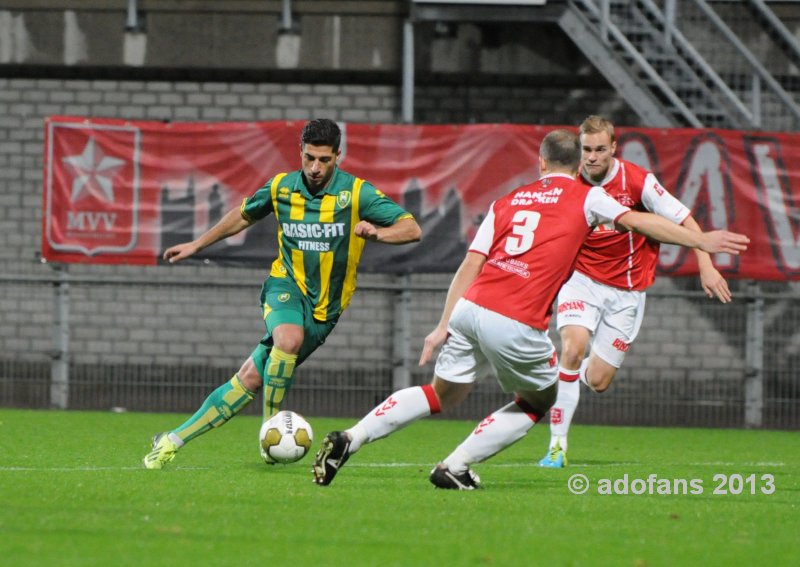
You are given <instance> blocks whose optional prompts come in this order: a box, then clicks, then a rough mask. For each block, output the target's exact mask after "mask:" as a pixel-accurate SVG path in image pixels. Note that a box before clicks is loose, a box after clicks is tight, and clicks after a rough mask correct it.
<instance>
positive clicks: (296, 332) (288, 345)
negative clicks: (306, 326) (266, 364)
mask: <svg viewBox="0 0 800 567" xmlns="http://www.w3.org/2000/svg"><path fill="white" fill-rule="evenodd" d="M304 337H305V335H304V333H303V327H300V326H299V325H280V326H279V327H278V328H276V329H275V331H274V332H273V334H272V340H273V343H274V346H275V348H278V349H280V350H282V351H283V352H285V353H287V354H297V353H299V352H300V347H302V346H303V339H304Z"/></svg>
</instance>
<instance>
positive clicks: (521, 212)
mask: <svg viewBox="0 0 800 567" xmlns="http://www.w3.org/2000/svg"><path fill="white" fill-rule="evenodd" d="M628 211H629V209H628V208H627V207H624V206H622V205H620V204H619V203H618V202H617V201H615V200H614V199H612V198H611V197H609V196H608V194H607V193H606V192H605V191H603V190H602V189H601V188H599V187H589V186H588V185H585V184H583V183H581V182H580V181H578V180H576V179H573V178H572V177H570V176H568V175H561V174H552V175H546V176H544V177H542V178H541V179H539V180H538V181H536V182H534V183H531V184H529V185H525V186H523V187H520V188H518V189H516V190H514V191H512V192H511V193H509V194H508V195H506V196H505V197H502V198H500V199H498V200H497V201H495V202H494V203H492V205H491V207H490V208H489V212H488V214H487V215H486V218H485V219H484V220H483V222H482V223H481V226H480V228H479V229H478V232H477V233H476V235H475V239H474V240H473V241H472V244H471V245H470V247H469V250H470V252H476V253H479V254H483V255H484V256H486V258H487V260H486V263H485V264H484V266H483V269H482V270H481V273H480V274H479V275H478V277H477V278H476V279H475V281H474V282H473V283H472V285H471V286H470V287H469V289H468V290H467V291H466V293H465V294H464V298H465V299H468V300H469V301H472V302H473V303H476V304H478V305H480V306H482V307H485V308H486V309H490V310H492V311H494V312H496V313H500V314H501V315H505V316H506V317H509V318H511V319H514V320H516V321H520V322H521V323H525V324H526V325H530V326H531V327H534V328H536V329H540V330H547V325H548V322H549V321H550V316H551V315H552V311H553V309H552V307H553V301H554V300H555V298H556V295H557V294H558V290H559V289H560V288H561V286H562V284H563V283H564V282H565V281H566V280H567V279H569V276H570V275H571V274H572V270H573V268H574V264H575V259H576V257H577V255H578V251H579V250H580V247H581V245H582V244H583V242H584V240H585V239H586V237H587V236H588V235H589V233H590V232H591V231H592V228H593V227H595V226H596V225H598V224H600V223H613V222H614V221H615V220H616V219H617V218H619V217H620V216H621V215H623V214H625V213H626V212H628Z"/></svg>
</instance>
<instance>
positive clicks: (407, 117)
mask: <svg viewBox="0 0 800 567" xmlns="http://www.w3.org/2000/svg"><path fill="white" fill-rule="evenodd" d="M402 111H403V122H405V123H406V124H411V123H412V122H414V24H413V23H412V22H411V20H410V19H409V20H406V21H405V22H403V107H402Z"/></svg>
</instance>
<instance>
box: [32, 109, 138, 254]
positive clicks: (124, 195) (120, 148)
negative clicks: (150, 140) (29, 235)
mask: <svg viewBox="0 0 800 567" xmlns="http://www.w3.org/2000/svg"><path fill="white" fill-rule="evenodd" d="M140 146H141V134H140V131H139V129H138V128H136V127H134V126H129V125H121V124H120V125H114V124H96V123H87V122H56V121H53V122H48V131H47V147H46V152H47V168H46V172H45V173H46V179H45V203H46V211H45V215H46V218H45V242H44V246H43V252H44V253H45V257H48V248H49V249H50V250H52V251H56V252H59V253H70V254H76V253H77V255H84V256H94V255H97V254H100V253H110V254H121V253H126V252H129V251H132V250H133V249H134V248H135V247H136V245H137V239H138V231H139V226H138V223H139V184H140V175H139V153H140ZM71 261H75V260H71ZM118 261H122V259H121V258H120V259H119V260H118Z"/></svg>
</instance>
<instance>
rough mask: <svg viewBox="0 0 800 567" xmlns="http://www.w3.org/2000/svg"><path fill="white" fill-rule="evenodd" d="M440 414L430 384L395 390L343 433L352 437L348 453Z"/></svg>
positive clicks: (439, 408)
mask: <svg viewBox="0 0 800 567" xmlns="http://www.w3.org/2000/svg"><path fill="white" fill-rule="evenodd" d="M440 411H441V406H440V405H439V397H438V396H437V395H436V392H435V391H434V390H433V386H431V385H430V384H426V385H425V386H412V387H411V388H405V389H403V390H398V391H397V392H395V393H394V394H392V395H391V396H389V397H388V398H386V400H384V401H383V402H382V403H381V404H379V405H378V406H376V407H375V408H374V409H373V410H372V411H370V412H369V413H368V414H367V415H365V416H364V417H363V418H362V419H361V421H359V422H358V423H357V424H356V425H354V426H353V427H351V428H350V429H348V430H347V431H346V433H349V434H350V437H351V438H352V441H351V442H350V453H355V452H356V451H358V450H359V449H360V448H361V445H363V444H364V443H371V442H372V441H375V440H376V439H381V438H383V437H386V436H387V435H389V434H390V433H394V432H395V431H397V430H398V429H402V428H403V427H405V426H406V425H409V424H411V423H413V422H415V421H416V420H418V419H419V418H421V417H427V416H429V415H431V414H434V413H439V412H440Z"/></svg>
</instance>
